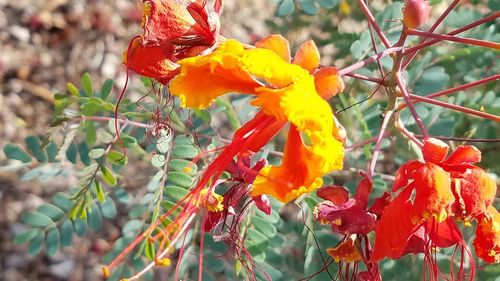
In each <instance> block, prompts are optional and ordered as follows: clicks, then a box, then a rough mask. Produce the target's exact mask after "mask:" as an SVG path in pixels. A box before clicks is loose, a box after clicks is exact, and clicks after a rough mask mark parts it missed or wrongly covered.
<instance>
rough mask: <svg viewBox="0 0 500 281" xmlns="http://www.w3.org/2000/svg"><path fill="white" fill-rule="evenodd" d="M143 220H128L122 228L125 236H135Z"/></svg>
mask: <svg viewBox="0 0 500 281" xmlns="http://www.w3.org/2000/svg"><path fill="white" fill-rule="evenodd" d="M142 225H143V222H142V221H141V220H129V221H128V222H127V223H126V224H125V225H124V226H123V229H122V233H123V235H125V236H136V235H137V233H138V232H139V231H140V230H141V228H142Z"/></svg>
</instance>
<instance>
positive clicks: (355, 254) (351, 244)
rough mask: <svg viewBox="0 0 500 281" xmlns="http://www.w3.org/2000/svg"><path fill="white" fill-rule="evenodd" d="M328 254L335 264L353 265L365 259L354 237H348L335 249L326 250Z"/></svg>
mask: <svg viewBox="0 0 500 281" xmlns="http://www.w3.org/2000/svg"><path fill="white" fill-rule="evenodd" d="M326 252H327V253H328V255H330V256H331V257H332V258H333V259H334V260H335V262H346V263H352V262H356V261H360V260H362V259H363V256H362V255H361V253H360V250H359V249H358V247H357V246H356V244H355V240H354V238H353V237H352V236H348V237H346V239H344V240H343V241H342V242H340V243H339V244H338V245H337V246H336V247H335V248H328V249H326Z"/></svg>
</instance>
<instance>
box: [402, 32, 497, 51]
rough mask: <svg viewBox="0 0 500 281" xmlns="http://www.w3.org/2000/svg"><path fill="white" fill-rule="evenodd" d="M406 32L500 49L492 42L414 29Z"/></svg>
mask: <svg viewBox="0 0 500 281" xmlns="http://www.w3.org/2000/svg"><path fill="white" fill-rule="evenodd" d="M405 32H406V34H408V35H416V36H421V37H426V38H435V39H439V40H444V41H452V42H458V43H462V44H468V45H476V46H481V47H486V48H492V49H495V50H499V49H500V43H495V42H490V41H485V40H479V39H473V38H463V37H455V36H451V35H444V34H437V33H429V32H425V31H420V30H416V29H412V28H408V29H406V31H405Z"/></svg>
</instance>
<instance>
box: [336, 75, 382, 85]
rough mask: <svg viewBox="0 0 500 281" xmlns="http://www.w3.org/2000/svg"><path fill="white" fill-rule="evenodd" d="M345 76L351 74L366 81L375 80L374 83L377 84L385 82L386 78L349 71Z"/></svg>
mask: <svg viewBox="0 0 500 281" xmlns="http://www.w3.org/2000/svg"><path fill="white" fill-rule="evenodd" d="M345 76H349V77H352V78H356V79H360V80H364V81H368V82H373V83H377V84H385V82H384V79H380V78H376V77H368V76H364V75H361V74H356V73H347V74H346V75H345Z"/></svg>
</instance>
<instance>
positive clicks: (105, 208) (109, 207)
mask: <svg viewBox="0 0 500 281" xmlns="http://www.w3.org/2000/svg"><path fill="white" fill-rule="evenodd" d="M101 211H102V215H103V216H104V217H105V218H107V219H112V218H114V217H116V214H117V212H118V211H117V210H116V205H115V202H113V200H112V199H111V198H109V197H108V198H106V201H104V203H102V204H101Z"/></svg>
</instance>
